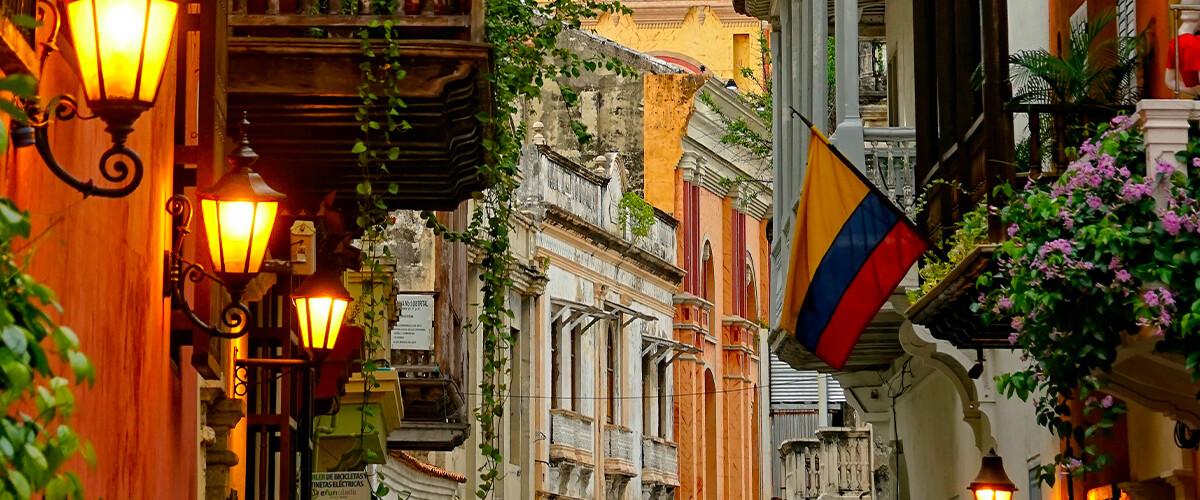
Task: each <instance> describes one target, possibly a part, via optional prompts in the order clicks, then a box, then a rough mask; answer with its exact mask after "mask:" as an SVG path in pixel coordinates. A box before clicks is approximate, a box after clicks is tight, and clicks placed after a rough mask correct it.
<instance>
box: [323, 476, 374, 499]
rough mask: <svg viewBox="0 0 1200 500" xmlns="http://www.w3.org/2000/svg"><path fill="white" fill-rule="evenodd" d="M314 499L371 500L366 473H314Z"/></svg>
mask: <svg viewBox="0 0 1200 500" xmlns="http://www.w3.org/2000/svg"><path fill="white" fill-rule="evenodd" d="M312 495H313V496H312V497H313V498H314V499H320V500H370V498H371V485H370V484H368V483H367V473H366V471H358V472H314V473H313V475H312Z"/></svg>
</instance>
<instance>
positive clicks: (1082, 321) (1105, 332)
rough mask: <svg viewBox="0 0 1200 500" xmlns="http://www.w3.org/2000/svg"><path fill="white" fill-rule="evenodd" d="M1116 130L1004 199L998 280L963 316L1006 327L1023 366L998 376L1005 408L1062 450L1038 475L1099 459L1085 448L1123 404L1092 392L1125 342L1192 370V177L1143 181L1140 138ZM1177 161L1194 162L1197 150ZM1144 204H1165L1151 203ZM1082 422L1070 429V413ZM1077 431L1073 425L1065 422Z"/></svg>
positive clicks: (1198, 292) (1128, 123) (1198, 352)
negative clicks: (1052, 178) (1141, 340)
mask: <svg viewBox="0 0 1200 500" xmlns="http://www.w3.org/2000/svg"><path fill="white" fill-rule="evenodd" d="M1133 122H1134V120H1132V119H1125V118H1119V119H1117V120H1114V121H1113V124H1112V125H1111V126H1109V125H1105V126H1102V127H1101V135H1100V136H1099V137H1098V138H1097V139H1095V140H1092V141H1088V142H1086V143H1084V144H1083V145H1082V146H1081V147H1080V148H1079V151H1080V153H1081V157H1080V159H1079V160H1077V161H1076V162H1073V163H1072V165H1071V167H1070V169H1068V171H1067V172H1066V174H1064V175H1063V176H1062V177H1061V178H1060V179H1059V180H1057V181H1056V182H1055V183H1053V184H1050V185H1041V184H1034V183H1030V184H1029V185H1027V186H1026V187H1025V188H1024V189H1023V190H1020V191H1017V192H1014V190H1013V189H1012V188H1011V187H1010V186H1002V187H1001V190H1002V191H1004V194H1006V195H1007V196H1009V197H1010V198H1009V199H1010V201H1009V204H1008V206H1007V207H1005V208H1004V209H1003V210H1002V211H1001V213H1000V217H1001V220H1002V222H1003V224H1004V225H1005V227H1006V228H1007V231H1008V235H1009V237H1010V238H1009V240H1007V241H1005V242H1004V243H1002V244H1001V246H1000V248H999V250H998V251H997V254H996V263H997V268H998V269H997V271H995V272H990V273H984V274H983V275H981V276H980V277H979V278H978V280H977V282H976V286H977V287H978V288H979V289H980V290H981V292H983V293H984V294H985V295H984V296H981V300H980V302H979V303H977V304H975V305H974V306H973V309H974V310H975V311H976V312H977V313H979V314H980V316H981V318H982V320H983V321H984V322H985V323H999V322H1008V323H1009V324H1010V326H1011V327H1012V328H1013V333H1012V334H1011V336H1010V337H1009V341H1010V342H1012V343H1013V345H1014V346H1015V347H1018V348H1020V349H1021V350H1022V353H1023V355H1022V359H1023V360H1026V361H1028V363H1029V365H1028V366H1027V368H1025V369H1024V370H1020V371H1017V372H1015V373H1009V374H1004V375H1001V376H999V377H997V382H998V385H999V390H1000V391H1001V392H1002V393H1003V394H1005V395H1006V396H1008V397H1013V396H1016V397H1019V398H1021V399H1023V400H1025V399H1032V400H1034V401H1035V403H1036V415H1037V421H1038V423H1039V424H1040V425H1042V426H1043V427H1046V428H1047V429H1049V430H1050V431H1051V432H1052V433H1054V434H1055V435H1056V436H1058V437H1059V438H1061V439H1063V440H1064V442H1065V444H1066V446H1065V451H1064V452H1063V453H1062V454H1059V455H1058V456H1057V457H1056V460H1055V464H1054V465H1052V466H1050V467H1047V468H1045V469H1043V470H1042V471H1041V472H1042V478H1043V479H1044V480H1045V481H1047V482H1050V483H1052V482H1053V481H1054V478H1055V474H1056V472H1057V471H1056V466H1057V467H1058V468H1061V469H1062V470H1064V471H1067V472H1069V473H1071V474H1072V475H1080V474H1084V473H1091V472H1096V471H1098V470H1099V469H1101V468H1102V467H1103V466H1104V465H1105V464H1106V463H1108V461H1109V457H1107V456H1105V455H1104V454H1103V453H1101V452H1100V450H1099V449H1098V448H1097V447H1096V443H1095V440H1094V437H1095V436H1097V435H1104V434H1107V433H1108V432H1109V430H1110V429H1111V428H1112V426H1113V425H1114V424H1115V422H1116V421H1117V419H1118V418H1119V417H1120V415H1121V413H1123V412H1124V407H1123V405H1122V404H1121V403H1120V402H1119V401H1116V400H1114V399H1112V398H1111V397H1106V396H1102V395H1098V394H1096V392H1097V391H1103V390H1104V388H1105V387H1106V385H1107V383H1108V382H1107V380H1106V378H1104V377H1102V376H1098V374H1103V373H1106V372H1109V371H1111V369H1112V363H1113V361H1114V360H1115V359H1116V356H1117V351H1118V348H1119V346H1120V345H1121V344H1122V342H1123V341H1124V339H1125V338H1127V337H1128V336H1129V335H1140V336H1148V337H1150V338H1152V339H1155V338H1156V339H1158V342H1157V343H1156V347H1155V348H1156V349H1157V350H1158V351H1160V352H1166V353H1174V354H1179V355H1181V356H1183V357H1184V358H1185V359H1187V360H1188V363H1189V364H1188V366H1189V368H1190V369H1192V370H1193V374H1196V373H1197V371H1196V370H1197V364H1196V361H1197V360H1198V359H1200V328H1198V326H1200V282H1198V281H1197V280H1196V276H1200V251H1198V250H1196V249H1197V248H1200V232H1198V231H1200V212H1197V209H1198V207H1200V203H1198V202H1197V200H1196V197H1197V195H1200V176H1195V175H1193V176H1191V177H1190V178H1189V177H1187V176H1185V175H1184V174H1183V173H1181V172H1173V169H1172V168H1171V167H1170V166H1169V165H1165V164H1160V166H1159V168H1160V175H1159V176H1158V177H1157V178H1154V177H1149V176H1147V174H1146V172H1147V170H1146V164H1145V146H1144V145H1143V143H1142V137H1141V134H1140V133H1139V132H1138V131H1137V130H1136V129H1133V128H1131V127H1132V126H1133ZM1179 158H1180V159H1181V160H1182V161H1184V162H1186V163H1185V164H1187V165H1197V164H1200V141H1193V142H1192V143H1191V144H1190V145H1189V148H1188V150H1187V151H1185V152H1181V153H1180V155H1179ZM1151 192H1157V193H1159V196H1161V197H1162V199H1163V201H1164V203H1163V204H1162V205H1161V208H1160V207H1159V206H1157V205H1156V202H1155V199H1154V198H1153V197H1152V196H1151V195H1150V193H1151ZM1073 402H1079V405H1077V406H1076V408H1079V407H1082V408H1083V410H1082V411H1083V414H1084V415H1083V416H1084V417H1085V418H1084V419H1083V423H1081V424H1076V423H1073V422H1072V419H1071V418H1069V417H1071V416H1072V415H1071V412H1072V403H1073ZM1076 422H1078V420H1076Z"/></svg>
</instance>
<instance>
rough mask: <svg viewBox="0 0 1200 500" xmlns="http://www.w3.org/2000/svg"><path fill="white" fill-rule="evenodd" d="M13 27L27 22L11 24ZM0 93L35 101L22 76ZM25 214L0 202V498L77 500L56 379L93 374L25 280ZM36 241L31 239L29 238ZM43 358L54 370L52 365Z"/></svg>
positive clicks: (1, 140)
mask: <svg viewBox="0 0 1200 500" xmlns="http://www.w3.org/2000/svg"><path fill="white" fill-rule="evenodd" d="M13 21H14V23H17V24H19V25H25V24H28V25H29V26H31V27H32V25H33V24H32V20H25V21H24V24H22V22H21V20H19V19H13ZM0 91H5V92H9V93H11V94H12V95H13V96H14V97H16V98H18V99H25V100H33V99H37V96H36V93H37V81H36V80H34V79H33V77H31V76H28V75H21V74H16V75H10V76H6V77H4V78H0ZM0 113H2V114H7V115H9V117H10V118H11V119H12V120H14V121H16V122H25V121H26V120H27V117H26V116H25V113H24V112H23V111H22V110H21V109H20V107H18V106H16V105H15V104H14V103H13V101H10V100H0ZM8 144H9V138H8V134H7V130H6V129H5V128H4V127H0V152H3V151H5V150H7V149H8ZM30 231H31V222H30V216H29V212H26V211H23V210H21V209H19V208H18V207H17V206H16V204H15V203H13V201H12V200H10V199H8V198H5V197H2V196H0V406H3V408H4V416H3V419H2V420H0V498H4V499H20V500H28V499H30V498H33V497H34V496H40V497H42V498H45V499H47V500H62V499H68V498H70V499H72V500H79V499H82V498H83V484H82V483H81V482H80V480H79V476H77V475H76V474H75V473H74V472H70V471H64V470H63V465H64V464H65V463H66V462H67V461H68V460H69V459H71V458H72V457H74V456H76V455H77V454H78V455H81V456H82V457H83V458H84V460H85V461H86V462H87V463H88V464H89V465H91V466H95V463H96V458H95V454H94V452H93V451H92V447H91V444H89V443H88V442H86V441H84V440H83V439H81V438H80V436H79V435H77V434H75V431H74V430H73V429H72V428H71V426H70V425H69V421H70V417H71V416H72V414H73V413H74V412H75V394H74V392H73V389H72V384H71V382H70V381H68V380H67V378H65V377H64V376H63V375H62V374H61V372H63V371H65V370H70V372H71V374H72V376H73V378H74V379H75V382H76V383H86V384H88V385H89V386H90V385H92V384H93V383H95V380H96V374H95V370H94V368H93V366H92V364H91V361H89V360H88V358H87V356H85V355H84V354H83V352H82V351H80V350H79V338H78V337H77V336H76V335H75V333H74V332H73V331H72V330H71V329H70V328H68V327H66V326H62V325H58V324H56V323H55V321H54V320H53V319H52V318H51V317H50V316H49V315H48V314H47V313H46V309H52V310H54V311H57V312H59V313H61V312H62V307H61V306H59V304H58V299H57V298H56V297H55V295H54V292H53V291H52V290H50V288H49V287H47V286H46V285H43V284H41V283H38V281H37V280H36V279H34V278H33V277H32V276H30V275H29V274H27V273H26V270H27V268H28V266H29V260H30V258H31V255H30V254H29V253H25V254H24V255H23V256H22V255H21V254H22V253H24V252H25V251H26V250H25V249H27V248H29V245H30V244H29V243H25V246H24V247H21V248H15V247H14V242H15V241H18V239H22V240H25V241H31V235H30ZM34 238H36V237H34ZM51 355H53V357H55V358H57V359H58V361H59V362H60V363H61V365H60V366H61V368H60V367H56V366H52V364H51Z"/></svg>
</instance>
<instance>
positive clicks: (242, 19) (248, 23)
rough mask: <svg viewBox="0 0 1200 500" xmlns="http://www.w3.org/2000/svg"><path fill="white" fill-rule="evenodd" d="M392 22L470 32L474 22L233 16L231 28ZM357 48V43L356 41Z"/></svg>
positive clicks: (426, 18) (443, 18)
mask: <svg viewBox="0 0 1200 500" xmlns="http://www.w3.org/2000/svg"><path fill="white" fill-rule="evenodd" d="M385 21H391V22H392V24H393V25H395V26H396V27H399V28H463V29H466V28H470V27H471V26H470V18H469V17H468V16H463V15H452V16H436V15H435V16H404V15H400V16H340V15H339V16H331V15H312V16H310V15H304V14H280V15H273V16H272V15H262V14H235V15H232V16H229V26H230V27H235V28H239V27H296V28H308V27H312V28H324V27H336V26H352V27H358V26H370V25H371V23H377V24H383V23H384V22H385ZM355 43H356V44H357V43H358V42H357V40H356V41H355Z"/></svg>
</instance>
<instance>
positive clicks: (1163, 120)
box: [1137, 99, 1194, 208]
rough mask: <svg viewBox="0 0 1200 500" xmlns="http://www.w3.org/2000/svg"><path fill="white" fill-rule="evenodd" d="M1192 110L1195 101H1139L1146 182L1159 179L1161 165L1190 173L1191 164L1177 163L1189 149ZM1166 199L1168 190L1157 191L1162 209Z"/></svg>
mask: <svg viewBox="0 0 1200 500" xmlns="http://www.w3.org/2000/svg"><path fill="white" fill-rule="evenodd" d="M1193 107H1194V102H1193V101H1185V100H1181V99H1145V100H1142V101H1140V102H1138V105H1137V112H1138V114H1139V115H1141V117H1142V130H1143V131H1144V132H1145V142H1146V178H1147V179H1153V178H1154V177H1155V176H1156V174H1157V173H1158V171H1159V168H1158V164H1159V162H1162V163H1166V164H1170V165H1173V166H1174V167H1175V168H1176V169H1177V170H1179V171H1181V172H1184V173H1186V172H1187V168H1188V165H1184V164H1182V163H1180V162H1179V160H1176V159H1175V153H1176V152H1178V151H1182V150H1185V149H1187V143H1188V117H1189V116H1190V115H1191V114H1192V109H1193ZM1166 197H1167V193H1166V191H1164V190H1162V189H1156V190H1155V191H1154V198H1155V199H1156V200H1158V206H1159V208H1162V207H1165V206H1166Z"/></svg>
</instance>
